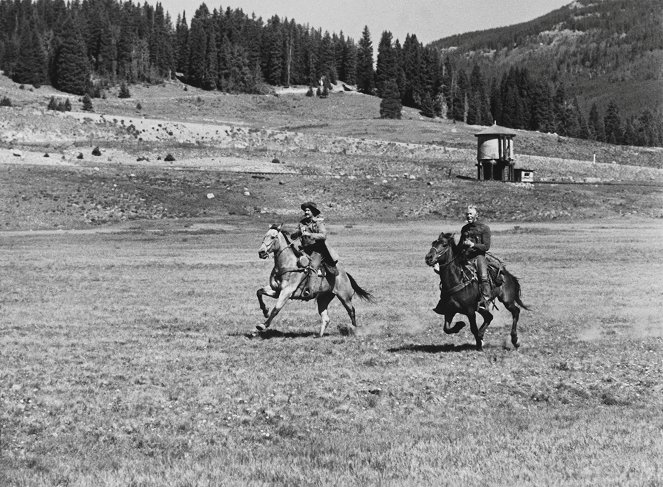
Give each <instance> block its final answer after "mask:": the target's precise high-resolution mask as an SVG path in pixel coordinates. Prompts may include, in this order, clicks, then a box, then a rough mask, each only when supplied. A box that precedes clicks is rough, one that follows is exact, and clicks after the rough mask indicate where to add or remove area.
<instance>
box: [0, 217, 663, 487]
mask: <svg viewBox="0 0 663 487" xmlns="http://www.w3.org/2000/svg"><path fill="white" fill-rule="evenodd" d="M337 223H338V224H337V225H334V226H332V232H333V233H332V237H331V238H332V239H333V242H334V244H335V246H336V247H337V248H338V249H339V250H340V252H341V254H342V259H343V261H344V262H345V264H346V266H347V268H348V269H349V270H350V272H352V273H353V275H354V276H355V277H356V278H357V281H358V282H359V283H360V285H362V286H363V287H365V288H367V289H369V290H371V291H373V292H374V293H375V294H376V295H377V297H378V303H377V304H375V305H370V304H366V303H358V304H357V308H358V318H359V321H360V323H361V324H362V325H363V327H362V330H361V333H360V335H359V336H358V337H356V338H344V337H342V336H341V335H340V334H339V333H338V332H337V331H336V329H335V328H334V326H333V325H334V323H337V324H338V323H343V324H345V323H346V322H347V320H348V318H347V316H346V315H345V312H344V311H343V310H342V308H341V306H340V305H339V304H338V303H333V304H332V307H331V315H332V320H333V322H332V327H330V329H329V330H330V334H329V335H328V336H326V337H324V338H322V339H318V338H315V336H314V334H315V331H316V329H317V316H316V315H315V312H314V306H313V305H312V304H310V303H309V304H302V303H290V304H288V306H286V308H285V309H284V311H283V312H282V314H281V315H279V317H278V318H277V320H276V323H275V328H276V330H277V331H276V332H274V333H272V334H271V335H268V338H266V339H260V338H254V337H252V336H251V332H252V329H253V325H254V324H256V323H257V322H258V320H260V319H261V314H260V311H259V309H258V307H257V303H256V302H255V299H254V295H255V294H254V293H255V290H256V289H257V287H259V286H261V285H263V284H264V282H265V281H266V278H267V275H268V273H269V267H270V264H269V262H265V261H260V260H259V259H258V258H257V256H256V249H257V246H258V243H259V240H260V238H261V237H262V234H263V232H264V231H265V228H263V227H262V225H261V226H255V224H254V223H253V222H251V221H249V220H240V221H238V222H237V224H236V225H233V224H230V225H228V224H225V225H218V224H217V225H213V224H208V225H206V226H202V225H200V224H196V223H193V224H191V225H189V224H185V223H184V222H179V223H175V222H173V223H159V224H156V223H155V224H152V225H150V226H147V225H145V224H139V223H132V224H130V226H125V227H119V228H116V229H115V230H112V229H109V230H106V231H104V232H76V233H67V232H54V233H53V232H51V233H46V234H30V233H6V234H5V236H4V237H3V240H2V243H0V257H1V258H2V262H3V269H2V272H3V279H2V281H1V283H0V286H1V288H2V289H1V292H2V294H1V295H2V302H1V305H2V322H3V326H2V335H1V347H2V354H1V355H0V371H1V372H0V402H1V403H2V408H1V410H0V411H1V412H0V426H1V428H2V430H1V437H0V438H1V441H2V443H1V449H0V462H2V463H1V464H0V483H2V484H3V485H31V486H32V485H109V486H110V485H143V486H151V485H155V486H156V485H220V484H223V485H229V484H231V485H266V484H269V485H358V484H365V485H513V484H516V485H560V484H564V485H597V484H601V485H658V484H660V483H661V482H662V481H663V464H662V462H661V460H660V459H661V458H663V441H662V440H661V438H662V436H661V428H662V427H663V416H662V415H661V411H662V406H663V402H662V400H661V398H662V397H663V395H662V394H661V392H663V381H662V380H661V377H662V373H663V363H662V362H661V360H660V357H661V355H662V353H663V342H662V341H661V340H662V338H661V329H662V325H663V324H662V323H661V318H660V316H661V315H662V312H663V308H661V299H660V298H661V288H660V286H658V284H657V283H658V276H659V275H661V271H663V268H662V266H661V264H660V260H658V259H657V258H656V256H657V255H659V253H660V252H661V251H662V250H663V244H661V242H662V241H663V240H661V238H660V237H661V231H662V228H661V226H660V224H652V223H651V222H644V221H638V220H633V219H629V220H625V221H624V220H622V221H604V222H602V223H601V224H577V225H571V226H563V227H562V226H560V225H554V224H521V225H519V226H517V227H514V226H513V225H510V224H494V225H493V227H494V230H495V244H494V247H495V251H496V252H497V253H498V255H499V256H500V257H503V258H504V259H505V260H506V262H507V264H508V266H509V268H510V270H512V271H513V272H514V273H515V274H516V275H518V276H519V277H520V278H521V282H522V286H523V299H524V301H525V302H526V303H527V304H529V305H531V306H532V308H533V311H531V312H523V314H522V320H521V324H522V326H521V332H520V336H521V341H522V343H523V346H522V348H521V350H520V351H519V352H513V351H507V350H504V349H503V342H504V339H505V338H506V337H507V336H508V329H507V328H506V326H505V323H506V321H507V320H506V317H505V316H504V315H503V314H502V313H503V312H502V311H500V312H499V314H498V317H497V319H496V322H495V323H494V325H491V327H490V328H489V329H488V331H487V333H486V342H487V343H486V349H485V351H484V352H483V353H478V352H476V351H474V350H473V349H472V347H470V346H469V344H471V343H472V342H473V340H472V338H471V336H470V335H469V332H466V331H463V332H461V334H460V335H458V336H453V337H450V336H444V335H443V334H442V332H441V327H440V322H439V319H438V317H437V316H436V315H434V314H433V313H432V312H431V311H429V310H430V308H431V307H432V306H433V305H434V304H435V301H436V280H435V275H434V274H433V273H432V271H431V270H430V269H429V268H427V267H426V266H425V264H424V263H423V255H424V254H425V252H426V251H427V250H428V242H429V241H430V239H431V238H432V237H433V236H434V235H435V234H437V232H438V231H440V230H451V229H454V228H455V226H456V223H455V222H449V223H447V224H439V223H434V224H432V223H430V222H428V223H416V224H415V223H402V224H396V225H394V224H373V225H347V226H346V225H344V224H342V222H337ZM441 226H442V227H444V228H441ZM597 249H600V250H597Z"/></svg>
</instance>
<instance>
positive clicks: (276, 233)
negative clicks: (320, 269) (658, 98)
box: [256, 225, 373, 336]
mask: <svg viewBox="0 0 663 487" xmlns="http://www.w3.org/2000/svg"><path fill="white" fill-rule="evenodd" d="M294 246H295V245H294V242H293V241H291V240H290V239H289V238H288V235H287V234H286V233H284V232H283V231H282V230H281V225H272V226H271V227H270V229H269V230H268V231H267V233H266V234H265V237H264V238H263V240H262V244H261V245H260V249H259V250H258V256H259V257H260V258H261V259H266V258H267V257H268V256H269V254H274V268H273V269H272V273H271V275H270V276H269V284H268V285H267V286H265V287H262V288H260V289H258V291H257V292H256V295H257V296H258V302H259V303H260V309H261V310H262V313H263V315H265V318H267V320H266V321H265V322H264V323H261V324H259V325H258V326H256V328H257V329H258V330H259V331H265V330H266V329H267V328H269V325H270V324H271V323H272V320H273V319H274V318H275V317H276V315H277V314H278V313H279V311H281V309H282V308H283V306H285V304H286V303H287V302H288V300H289V299H302V300H306V301H308V300H311V299H315V300H316V301H317V303H318V313H319V314H320V318H321V320H322V323H321V325H320V336H322V335H323V334H324V333H325V328H327V325H328V324H329V314H328V313H327V306H329V303H330V302H331V300H332V299H334V297H335V296H337V297H338V299H339V301H340V302H341V304H343V306H344V307H345V310H346V311H347V312H348V315H350V320H351V321H352V328H348V329H345V330H343V329H342V331H347V332H348V333H350V334H354V332H355V330H356V328H357V320H356V317H355V307H354V305H353V304H352V298H353V296H354V295H355V293H356V294H357V296H359V297H360V298H361V299H364V300H366V301H373V296H372V295H371V293H369V292H368V291H366V290H364V289H362V288H361V287H359V285H358V284H357V282H356V281H355V280H354V278H353V277H352V276H351V275H350V274H349V273H347V272H345V270H344V269H343V266H342V265H338V266H337V268H338V275H337V276H334V275H332V274H330V273H327V274H326V275H325V276H319V275H318V273H317V272H316V271H315V270H314V269H311V267H310V266H308V265H304V266H302V265H301V261H300V259H299V257H298V255H297V252H296V251H295V250H293V247H294ZM311 273H312V274H313V280H314V283H315V284H314V285H313V286H311V285H310V284H311V283H310V282H309V283H308V284H309V286H308V287H307V282H306V280H307V277H308V276H309V275H311ZM263 296H269V297H271V298H275V299H276V304H275V305H274V307H273V308H272V309H271V311H270V310H269V309H268V308H267V306H265V303H264V301H263V299H262V297H263Z"/></svg>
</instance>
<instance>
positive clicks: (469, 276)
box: [440, 254, 504, 295]
mask: <svg viewBox="0 0 663 487" xmlns="http://www.w3.org/2000/svg"><path fill="white" fill-rule="evenodd" d="M486 263H487V264H488V282H489V283H490V288H491V290H492V289H495V288H497V287H500V286H501V285H502V284H504V278H503V270H504V264H503V263H502V261H501V260H499V259H498V258H497V257H495V256H494V255H492V254H486ZM463 274H464V276H463V279H461V282H460V283H459V284H458V285H457V286H456V287H454V288H452V289H446V288H443V287H442V283H440V291H442V294H447V295H451V294H453V293H454V292H456V291H458V290H460V289H462V288H463V287H465V286H467V285H469V284H470V283H471V282H479V274H478V272H477V264H476V260H474V259H470V260H467V261H465V262H464V263H463Z"/></svg>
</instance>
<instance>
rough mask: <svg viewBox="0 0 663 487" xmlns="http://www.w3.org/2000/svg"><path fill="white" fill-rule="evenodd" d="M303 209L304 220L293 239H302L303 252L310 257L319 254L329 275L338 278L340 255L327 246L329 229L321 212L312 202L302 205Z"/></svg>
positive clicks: (301, 221) (300, 222)
mask: <svg viewBox="0 0 663 487" xmlns="http://www.w3.org/2000/svg"><path fill="white" fill-rule="evenodd" d="M301 208H302V210H303V211H304V218H302V219H301V220H300V221H299V227H298V229H297V230H296V231H295V232H293V233H292V235H291V236H292V238H299V237H301V240H302V250H304V251H305V252H306V253H307V254H309V255H311V253H312V252H318V253H319V254H320V255H321V256H322V260H323V262H324V264H325V267H326V268H327V270H328V271H329V273H330V274H332V275H334V276H337V275H338V269H337V268H336V263H337V262H338V255H337V254H336V252H335V251H334V250H333V249H331V248H330V247H329V246H328V245H327V229H326V228H325V223H324V219H323V218H322V216H321V215H320V210H319V209H318V207H317V206H316V204H315V203H313V202H312V201H307V202H306V203H302V205H301Z"/></svg>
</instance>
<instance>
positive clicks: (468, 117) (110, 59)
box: [0, 0, 663, 146]
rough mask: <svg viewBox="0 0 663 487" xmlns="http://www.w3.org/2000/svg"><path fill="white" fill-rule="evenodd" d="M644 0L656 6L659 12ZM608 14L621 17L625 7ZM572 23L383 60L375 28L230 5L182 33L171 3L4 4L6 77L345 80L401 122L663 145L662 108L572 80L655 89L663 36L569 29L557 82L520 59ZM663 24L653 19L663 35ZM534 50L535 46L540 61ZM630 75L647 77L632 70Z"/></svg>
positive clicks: (233, 82) (21, 0) (411, 40)
mask: <svg viewBox="0 0 663 487" xmlns="http://www.w3.org/2000/svg"><path fill="white" fill-rule="evenodd" d="M638 2H641V3H642V4H643V5H644V4H647V5H648V6H649V7H651V8H655V7H653V5H654V4H653V0H638ZM576 3H578V4H579V5H582V4H583V3H587V2H585V0H581V1H580V2H576ZM602 3H603V4H610V5H611V7H610V8H613V7H614V8H617V7H615V5H617V6H618V5H619V4H624V3H626V2H625V1H622V0H608V1H606V2H602ZM588 8H589V7H588ZM605 8H606V9H607V10H606V11H609V12H612V10H609V9H608V7H605ZM659 10H660V8H659ZM569 15H570V13H569V11H568V9H567V8H566V7H565V8H564V9H560V10H559V11H555V12H552V13H551V14H549V15H548V16H546V17H542V18H541V19H543V20H540V19H537V20H536V21H532V22H531V23H527V24H521V25H520V28H519V29H517V28H516V27H518V26H514V27H512V28H503V29H492V30H488V31H483V32H477V33H470V34H466V35H464V36H455V37H453V38H448V39H446V40H441V41H437V42H436V43H432V44H430V45H424V44H422V43H421V42H419V40H418V39H417V37H416V35H415V34H408V35H407V36H406V38H405V39H404V41H403V42H402V43H401V41H400V40H399V39H394V38H393V36H392V34H391V33H390V32H388V31H384V32H382V34H381V36H380V39H379V41H378V45H377V48H376V49H374V46H373V39H372V38H371V33H370V32H369V30H368V27H365V28H364V30H363V31H362V32H361V35H360V38H359V40H358V41H357V42H355V40H354V39H353V38H351V37H347V36H346V35H345V34H344V33H343V32H340V33H329V32H328V31H323V30H322V29H320V28H318V29H315V28H312V27H310V26H308V25H301V24H298V23H297V22H295V20H292V19H290V20H289V19H285V18H280V17H278V16H276V15H275V16H273V17H271V18H269V19H268V20H266V21H264V20H263V19H262V18H257V17H256V16H255V15H251V16H249V15H247V14H245V13H244V12H243V11H242V10H241V9H232V8H230V7H227V8H226V9H225V10H224V9H222V8H221V7H219V8H214V9H212V10H210V9H209V8H208V7H207V5H206V4H204V3H203V4H201V5H200V6H199V7H198V8H197V9H196V10H195V12H194V14H193V16H192V17H191V18H190V19H187V18H186V14H185V13H181V14H178V15H177V18H176V19H175V20H174V21H173V19H172V18H171V17H170V15H169V13H167V12H166V11H165V10H164V8H163V6H162V5H161V4H160V3H157V4H156V5H154V6H152V5H150V4H148V3H144V4H142V5H140V4H134V3H133V2H132V1H131V0H128V1H125V2H120V1H119V0H82V1H81V0H72V1H69V2H67V3H65V2H64V0H36V1H31V0H0V69H2V71H3V72H4V74H5V75H6V76H8V77H10V78H11V79H12V80H13V81H15V82H16V83H20V84H25V85H33V86H36V87H38V86H40V85H43V84H50V85H52V86H54V87H55V88H57V89H59V90H62V91H64V92H68V93H72V94H76V95H81V96H82V95H88V96H90V97H99V96H105V92H106V91H107V89H108V88H109V87H110V86H116V85H122V84H127V83H154V84H157V83H161V82H163V81H164V80H168V79H175V78H177V79H179V80H180V81H182V82H183V83H186V84H188V85H191V86H195V87H198V88H201V89H204V90H219V91H223V92H227V93H255V94H266V93H269V92H270V89H271V87H273V86H290V85H307V86H310V87H311V90H309V92H310V93H312V92H313V89H316V90H317V93H318V94H319V95H318V96H320V97H321V98H324V96H321V95H320V94H322V93H324V94H327V93H328V91H329V90H331V89H332V85H337V84H338V83H339V82H343V83H346V84H348V85H353V86H356V87H357V89H358V90H359V91H360V92H362V93H365V94H368V95H374V96H378V97H380V98H382V99H383V104H382V105H381V116H383V117H388V118H400V107H401V105H402V106H406V107H412V108H416V109H418V110H419V111H420V113H421V114H422V115H424V116H427V117H447V118H449V119H452V120H455V121H459V122H466V123H468V124H473V125H491V124H492V123H498V124H500V125H503V126H505V127H511V128H518V129H525V130H539V131H545V132H555V133H558V134H560V135H564V136H569V137H578V138H585V139H594V140H598V141H603V142H608V143H612V144H627V145H639V146H663V123H662V118H663V117H662V116H661V113H662V111H663V107H661V106H660V105H658V104H657V103H653V104H652V103H650V104H645V105H643V108H642V110H641V111H639V112H637V113H632V112H628V113H627V112H626V111H624V110H623V106H620V104H619V103H618V99H617V98H615V99H609V100H600V99H596V100H595V101H592V99H591V98H590V97H588V96H585V95H584V94H583V92H579V88H578V86H579V83H578V82H577V79H576V78H573V77H571V76H570V75H569V73H572V72H582V73H584V74H585V75H586V76H594V77H595V78H598V79H606V78H605V76H607V75H608V74H612V75H614V70H613V71H610V72H609V73H606V72H603V71H602V70H604V68H605V66H612V65H614V64H618V63H620V62H621V65H620V66H621V68H620V69H621V70H620V71H619V73H620V76H622V77H624V76H627V74H628V75H629V76H631V77H637V76H640V78H643V79H644V80H645V81H650V82H651V81H656V80H658V79H659V78H660V76H661V73H660V69H659V72H657V71H656V70H655V69H645V66H646V65H647V63H645V62H644V61H643V59H644V60H649V61H650V62H649V65H651V64H652V63H651V60H652V59H658V57H657V56H659V54H660V53H662V52H663V34H660V33H659V34H654V35H649V33H648V32H649V31H648V29H647V27H645V28H644V29H640V30H638V31H637V32H634V33H631V31H630V30H629V26H628V24H625V25H621V24H619V25H612V24H611V25H609V26H608V25H607V24H606V23H605V22H604V23H603V24H601V23H600V22H599V23H597V22H598V21H597V20H596V19H593V16H577V15H575V16H574V17H575V18H576V20H575V24H574V25H572V26H565V29H566V30H571V29H577V31H578V32H580V31H583V32H584V31H588V32H594V35H593V36H591V37H588V39H589V41H590V43H589V45H587V46H585V44H584V43H579V41H577V40H576V42H575V44H574V46H575V47H576V51H570V50H568V49H567V50H566V51H565V55H564V56H563V57H562V58H563V59H564V62H553V63H550V62H549V63H547V65H546V66H547V67H548V68H549V69H548V70H546V69H542V68H541V64H540V62H537V63H528V62H525V61H524V60H523V59H524V58H523V54H522V52H520V51H519V54H520V56H519V57H517V58H515V57H512V56H509V55H508V54H509V53H511V54H513V53H514V47H513V46H514V45H519V43H521V44H526V43H530V44H531V43H532V42H531V39H532V38H533V37H532V36H535V37H536V36H538V37H537V39H539V38H540V36H541V35H542V34H541V32H542V29H544V28H548V27H549V26H550V25H549V24H550V22H551V21H558V24H559V22H561V21H563V20H564V19H568V17H569ZM585 17H587V20H583V19H585ZM600 18H601V17H600ZM611 18H612V17H611ZM629 18H630V17H629ZM564 21H566V20H564ZM627 21H628V19H627ZM627 21H625V22H627ZM660 21H661V20H660V16H659V17H658V20H656V18H655V17H654V20H653V22H654V23H656V22H658V24H656V25H659V24H660ZM537 22H538V23H537ZM606 22H607V21H606ZM633 22H635V19H633ZM567 27H568V28H567ZM649 27H651V26H649ZM608 28H610V29H612V30H617V31H619V29H622V30H625V31H627V32H628V34H627V37H628V35H632V36H633V38H628V40H629V42H628V43H627V45H628V46H630V50H627V49H626V48H625V47H623V46H622V44H621V42H622V41H623V40H624V36H617V37H618V39H619V40H616V41H614V43H613V44H611V45H608V44H607V43H601V41H600V39H599V37H598V34H596V33H595V32H596V31H601V29H608ZM530 31H531V32H530ZM634 39H635V40H634ZM583 42H584V41H583ZM539 44H540V45H543V43H542V42H539ZM564 45H566V44H564ZM581 45H582V46H585V47H583V49H580V47H578V46H581ZM635 45H637V46H638V49H634V46H635ZM458 46H461V48H459V47H458ZM615 46H617V47H615ZM620 46H622V47H620ZM374 52H376V53H377V57H376V58H374ZM486 52H490V53H492V54H491V55H490V56H487V55H486ZM535 52H536V50H535V49H533V48H531V49H530V50H529V51H528V55H529V56H530V57H532V56H533V55H534V53H535ZM545 52H546V53H548V55H549V56H550V55H551V54H550V53H551V52H555V53H557V51H556V50H555V51H551V50H550V49H548V50H546V51H545ZM477 53H479V54H477ZM496 53H497V54H496ZM583 53H584V54H583ZM587 53H589V54H587ZM627 56H630V57H627ZM551 59H552V58H551ZM555 59H557V58H555ZM662 59H663V58H662ZM606 63H607V64H606ZM627 64H628V65H629V66H631V67H633V71H634V70H635V68H636V67H637V68H638V69H639V71H638V72H637V73H634V72H632V71H628V70H626V69H625V68H624V66H625V65H627ZM551 66H553V67H555V69H554V70H553V72H551V71H550V69H553V68H552V67H551ZM625 73H627V74H625ZM636 75H637V76H636ZM640 78H637V79H638V80H639V79H640ZM585 88H587V87H586V86H585ZM588 91H589V90H588V89H587V92H588Z"/></svg>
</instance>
